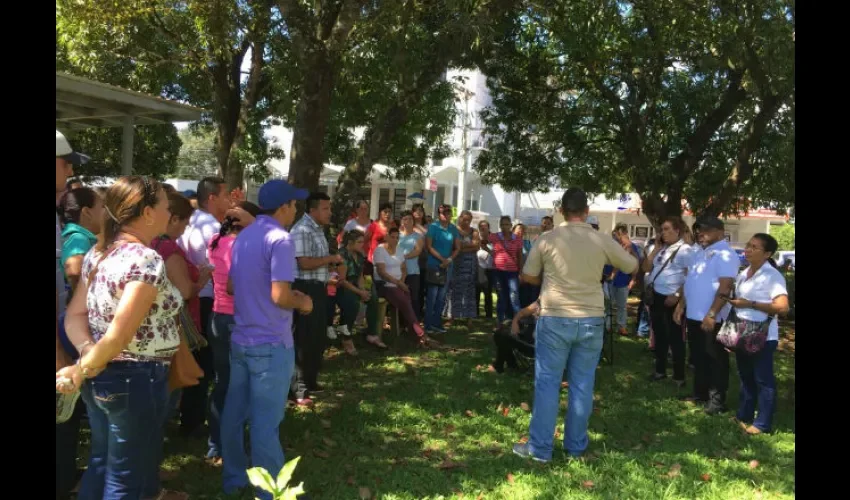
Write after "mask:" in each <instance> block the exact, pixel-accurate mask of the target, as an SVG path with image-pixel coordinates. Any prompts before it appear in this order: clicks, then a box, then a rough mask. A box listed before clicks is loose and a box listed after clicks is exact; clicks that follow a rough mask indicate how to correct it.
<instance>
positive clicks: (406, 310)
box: [372, 227, 431, 346]
mask: <svg viewBox="0 0 850 500" xmlns="http://www.w3.org/2000/svg"><path fill="white" fill-rule="evenodd" d="M398 240H399V231H398V228H397V227H391V228H390V229H389V231H388V232H387V236H386V239H385V242H384V243H382V244H380V245H379V246H378V248H376V249H375V253H374V254H373V256H372V263H373V264H374V265H375V275H374V279H375V285H376V288H377V289H378V296H379V297H383V298H385V299H387V302H389V303H390V304H392V306H393V307H395V308H396V310H397V311H398V312H399V314H401V317H402V319H403V320H404V323H405V325H406V326H407V329H408V330H409V331H411V332H413V333H414V334H415V335H416V337H417V338H418V339H419V345H421V346H425V345H426V344H427V343H428V342H431V339H430V338H428V336H427V335H425V330H423V329H422V326H421V325H420V324H419V321H418V320H417V318H416V313H415V312H414V311H413V304H412V302H411V300H410V289H409V288H408V286H407V284H406V283H405V282H404V280H405V278H406V277H407V266H406V265H404V264H405V260H406V259H405V256H404V253H402V251H401V250H400V249H399V248H398Z"/></svg>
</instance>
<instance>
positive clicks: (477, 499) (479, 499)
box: [475, 493, 484, 500]
mask: <svg viewBox="0 0 850 500" xmlns="http://www.w3.org/2000/svg"><path fill="white" fill-rule="evenodd" d="M483 499H484V493H479V494H478V496H477V497H476V498H475V500H483Z"/></svg>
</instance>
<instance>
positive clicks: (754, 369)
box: [729, 233, 788, 435]
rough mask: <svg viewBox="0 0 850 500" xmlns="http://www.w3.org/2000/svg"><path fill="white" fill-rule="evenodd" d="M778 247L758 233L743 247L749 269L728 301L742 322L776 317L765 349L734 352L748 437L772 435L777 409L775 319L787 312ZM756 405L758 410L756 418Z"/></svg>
mask: <svg viewBox="0 0 850 500" xmlns="http://www.w3.org/2000/svg"><path fill="white" fill-rule="evenodd" d="M778 248H779V244H778V243H777V242H776V239H775V238H774V237H773V236H770V235H769V234H764V233H758V234H756V235H754V236H753V237H752V238H751V239H750V241H749V243H747V246H746V247H745V248H744V256H745V257H746V258H747V261H748V262H749V263H750V267H748V268H746V269H744V270H743V271H741V274H739V275H738V278H737V279H736V280H735V298H734V299H730V300H729V303H730V304H732V307H734V308H735V314H736V315H737V317H738V318H740V319H745V320H748V321H764V320H766V319H767V318H768V317H773V319H772V320H771V322H770V326H769V327H768V331H767V332H768V333H767V342H766V343H765V345H764V347H763V348H762V350H760V351H759V352H757V353H755V354H750V353H747V352H736V353H735V358H736V360H737V363H738V375H739V376H740V378H741V394H740V402H739V405H738V414H737V419H738V422H739V423H740V425H741V427H742V428H743V429H744V430H745V431H746V432H747V434H751V435H755V434H761V433H762V432H770V429H771V424H772V422H773V413H774V411H775V410H776V378H775V377H774V374H773V353H774V352H775V351H776V346H777V345H778V344H779V321H778V320H777V318H776V316H778V315H784V314H787V313H788V290H787V288H786V285H785V277H784V276H783V275H782V273H781V272H779V270H778V269H776V263H775V262H774V261H773V255H775V254H776V250H777V249H778ZM765 264H767V265H765ZM757 402H758V410H759V411H758V416H757V417H756V414H755V413H756V403H757ZM754 417H755V418H754Z"/></svg>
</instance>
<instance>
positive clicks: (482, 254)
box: [477, 243, 493, 269]
mask: <svg viewBox="0 0 850 500" xmlns="http://www.w3.org/2000/svg"><path fill="white" fill-rule="evenodd" d="M487 248H489V249H490V252H492V251H493V245H491V244H490V243H487ZM490 252H487V251H484V250H481V249H479V250H478V253H477V256H478V267H480V268H481V269H493V254H492V253H490Z"/></svg>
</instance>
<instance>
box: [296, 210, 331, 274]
mask: <svg viewBox="0 0 850 500" xmlns="http://www.w3.org/2000/svg"><path fill="white" fill-rule="evenodd" d="M289 235H290V237H291V238H292V241H293V242H294V243H295V257H296V258H298V257H311V258H316V259H320V258H322V257H327V256H328V255H330V252H329V250H328V239H327V238H326V237H325V232H324V231H323V230H322V226H320V225H318V224H316V221H315V220H313V218H312V217H310V216H309V215H308V214H304V216H303V217H301V220H299V221H298V223H296V224H295V225H294V226H293V227H292V231H291V232H290V233H289ZM328 278H329V276H328V266H322V267H319V268H317V269H312V270H310V271H306V270H304V269H301V267H300V266H298V268H297V270H296V271H295V279H299V280H313V281H319V282H322V283H327V282H328Z"/></svg>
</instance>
